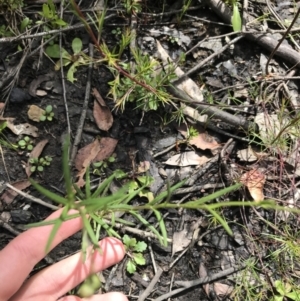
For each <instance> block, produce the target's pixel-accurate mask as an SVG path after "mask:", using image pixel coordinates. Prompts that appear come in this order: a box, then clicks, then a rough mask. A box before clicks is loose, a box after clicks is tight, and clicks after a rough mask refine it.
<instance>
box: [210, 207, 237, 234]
mask: <svg viewBox="0 0 300 301" xmlns="http://www.w3.org/2000/svg"><path fill="white" fill-rule="evenodd" d="M205 209H206V210H207V211H208V212H209V213H210V214H211V215H212V216H213V217H214V218H215V219H216V220H217V221H218V222H219V223H220V224H221V225H222V226H223V228H224V229H225V230H226V231H227V233H228V234H229V235H231V236H232V235H233V233H232V231H231V229H230V228H229V226H228V224H227V222H226V221H225V219H223V218H222V217H221V215H219V214H218V213H217V212H216V211H215V210H212V209H210V208H209V205H208V206H207V207H206V208H205Z"/></svg>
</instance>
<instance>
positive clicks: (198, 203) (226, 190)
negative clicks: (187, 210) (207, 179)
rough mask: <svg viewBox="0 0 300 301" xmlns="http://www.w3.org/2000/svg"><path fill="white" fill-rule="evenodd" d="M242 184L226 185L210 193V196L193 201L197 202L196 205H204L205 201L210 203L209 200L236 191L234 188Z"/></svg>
mask: <svg viewBox="0 0 300 301" xmlns="http://www.w3.org/2000/svg"><path fill="white" fill-rule="evenodd" d="M241 186H242V184H241V183H237V184H235V185H232V186H229V187H226V188H224V189H221V190H219V191H216V192H215V193H212V194H210V195H208V196H205V197H203V198H201V199H199V200H196V201H192V202H191V203H193V204H195V206H196V205H202V204H204V203H208V202H210V201H212V200H215V199H217V198H219V197H221V196H223V195H224V194H227V193H229V192H231V191H234V190H236V189H238V188H240V187H241ZM188 203H190V202H188Z"/></svg>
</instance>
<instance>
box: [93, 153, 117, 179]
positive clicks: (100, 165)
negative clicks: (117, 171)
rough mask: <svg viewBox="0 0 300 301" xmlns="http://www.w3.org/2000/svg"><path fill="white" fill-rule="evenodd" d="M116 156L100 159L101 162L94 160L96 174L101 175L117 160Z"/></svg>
mask: <svg viewBox="0 0 300 301" xmlns="http://www.w3.org/2000/svg"><path fill="white" fill-rule="evenodd" d="M115 160H116V158H115V157H114V156H110V157H109V158H107V159H106V160H103V161H99V162H94V163H93V167H94V168H95V169H94V170H93V174H94V175H98V176H99V175H101V173H103V172H104V171H105V169H106V168H107V167H108V164H109V163H113V162H115Z"/></svg>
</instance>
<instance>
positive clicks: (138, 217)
mask: <svg viewBox="0 0 300 301" xmlns="http://www.w3.org/2000/svg"><path fill="white" fill-rule="evenodd" d="M129 213H130V214H132V215H133V216H134V217H135V218H137V219H138V220H139V221H140V222H141V223H142V224H143V225H144V226H146V227H147V228H149V230H150V231H152V232H153V233H154V234H155V235H156V237H157V239H158V240H159V242H160V244H161V245H164V239H163V238H162V237H161V235H160V233H159V232H158V231H157V230H156V229H155V228H154V227H153V226H152V225H151V224H149V222H148V221H147V220H145V219H144V218H143V217H142V216H141V215H139V214H138V213H137V212H135V211H132V210H131V211H129Z"/></svg>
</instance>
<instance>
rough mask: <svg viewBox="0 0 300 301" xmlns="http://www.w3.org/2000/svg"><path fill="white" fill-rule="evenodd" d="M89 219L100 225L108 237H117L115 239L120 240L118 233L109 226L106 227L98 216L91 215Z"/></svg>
mask: <svg viewBox="0 0 300 301" xmlns="http://www.w3.org/2000/svg"><path fill="white" fill-rule="evenodd" d="M90 217H91V218H92V219H93V220H95V221H96V222H97V223H98V224H100V225H101V227H103V229H105V231H106V232H107V233H108V235H109V236H113V237H117V238H119V239H120V238H121V236H120V235H119V233H117V232H116V231H115V230H114V229H113V228H112V227H110V225H108V224H107V223H106V222H105V220H103V219H101V218H99V217H98V216H96V215H95V214H91V215H90Z"/></svg>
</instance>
